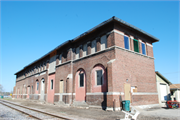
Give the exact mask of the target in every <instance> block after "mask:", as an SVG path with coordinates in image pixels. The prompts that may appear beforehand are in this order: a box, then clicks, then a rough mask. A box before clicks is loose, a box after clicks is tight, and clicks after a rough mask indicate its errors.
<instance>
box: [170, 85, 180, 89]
mask: <svg viewBox="0 0 180 120" xmlns="http://www.w3.org/2000/svg"><path fill="white" fill-rule="evenodd" d="M170 89H180V84H172V85H170Z"/></svg>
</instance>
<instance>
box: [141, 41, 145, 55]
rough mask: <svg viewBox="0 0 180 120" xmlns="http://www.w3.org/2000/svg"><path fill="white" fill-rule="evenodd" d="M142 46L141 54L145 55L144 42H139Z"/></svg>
mask: <svg viewBox="0 0 180 120" xmlns="http://www.w3.org/2000/svg"><path fill="white" fill-rule="evenodd" d="M141 46H142V54H144V55H146V47H145V44H144V43H141Z"/></svg>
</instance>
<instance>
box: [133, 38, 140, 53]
mask: <svg viewBox="0 0 180 120" xmlns="http://www.w3.org/2000/svg"><path fill="white" fill-rule="evenodd" d="M133 43H134V51H135V52H139V42H138V40H136V39H134V40H133Z"/></svg>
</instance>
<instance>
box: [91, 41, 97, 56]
mask: <svg viewBox="0 0 180 120" xmlns="http://www.w3.org/2000/svg"><path fill="white" fill-rule="evenodd" d="M96 51H97V50H96V40H93V41H92V42H91V54H93V53H95V52H96Z"/></svg>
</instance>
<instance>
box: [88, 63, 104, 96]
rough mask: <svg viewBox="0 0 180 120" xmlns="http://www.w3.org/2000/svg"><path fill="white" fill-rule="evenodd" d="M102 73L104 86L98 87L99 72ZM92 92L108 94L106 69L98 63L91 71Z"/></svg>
mask: <svg viewBox="0 0 180 120" xmlns="http://www.w3.org/2000/svg"><path fill="white" fill-rule="evenodd" d="M96 71H101V72H102V85H97V72H96ZM91 92H92V93H95V92H107V73H106V69H105V67H104V66H103V65H102V64H100V63H98V64H96V65H94V67H93V68H92V70H91Z"/></svg>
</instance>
